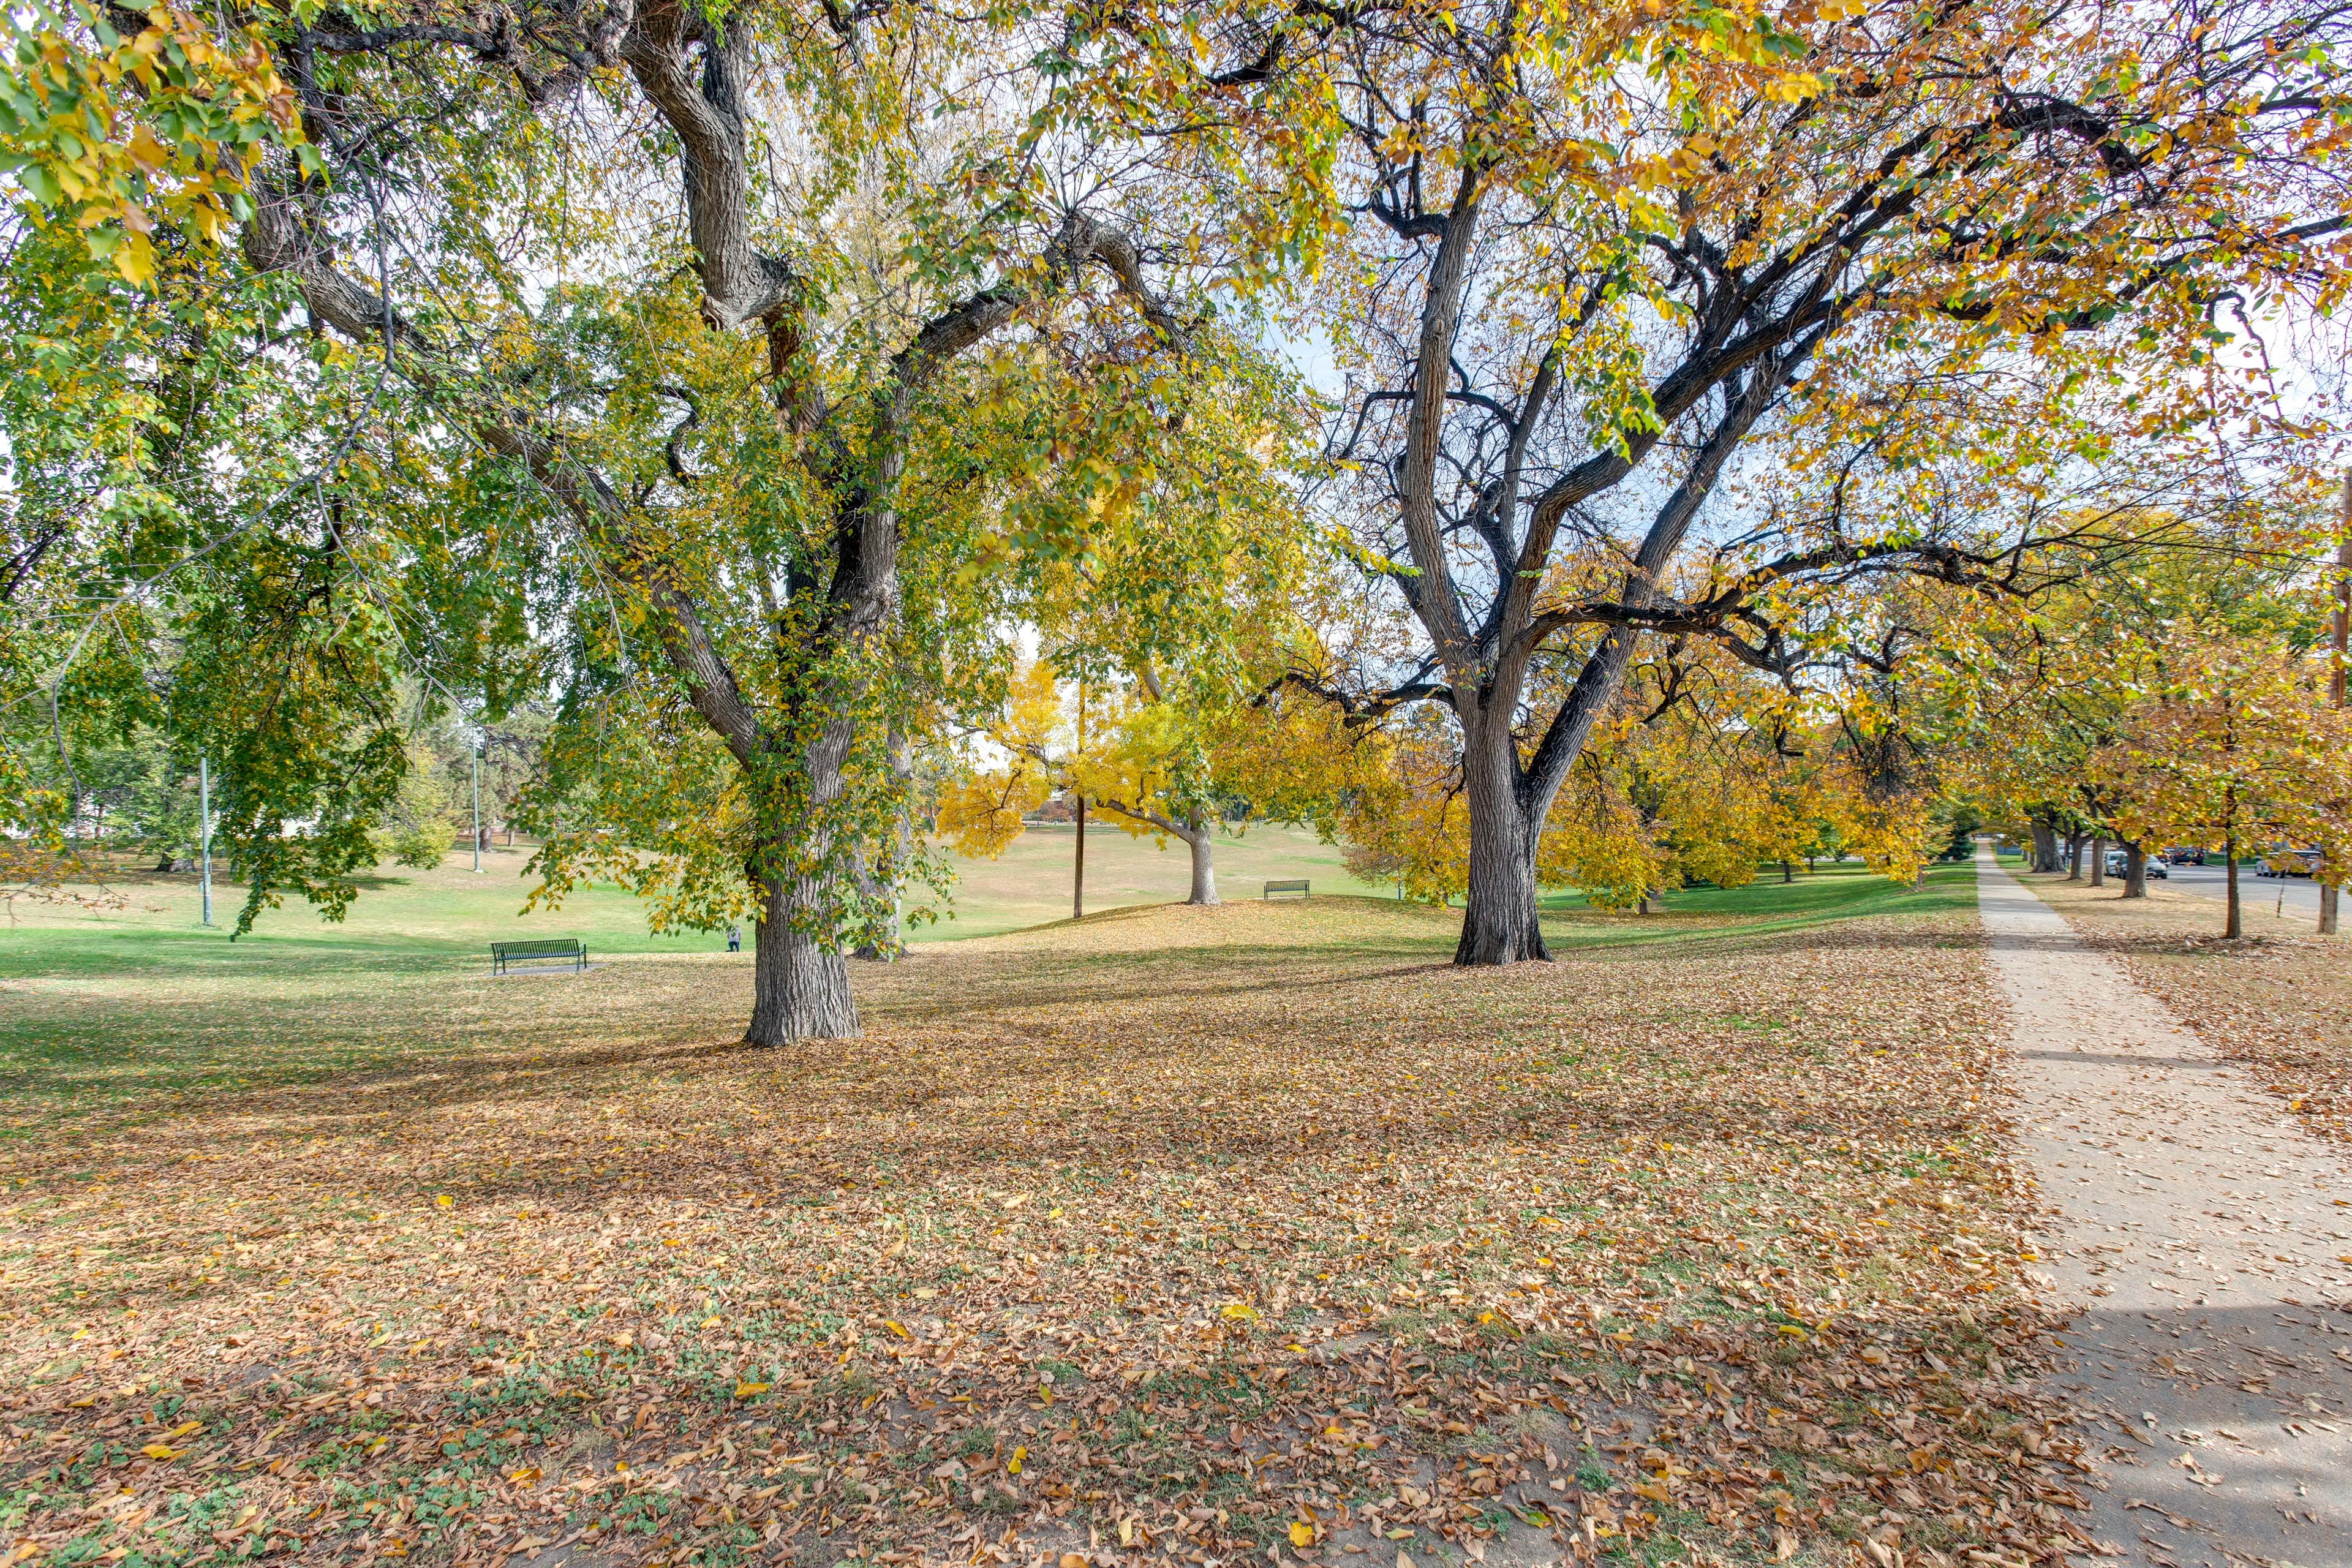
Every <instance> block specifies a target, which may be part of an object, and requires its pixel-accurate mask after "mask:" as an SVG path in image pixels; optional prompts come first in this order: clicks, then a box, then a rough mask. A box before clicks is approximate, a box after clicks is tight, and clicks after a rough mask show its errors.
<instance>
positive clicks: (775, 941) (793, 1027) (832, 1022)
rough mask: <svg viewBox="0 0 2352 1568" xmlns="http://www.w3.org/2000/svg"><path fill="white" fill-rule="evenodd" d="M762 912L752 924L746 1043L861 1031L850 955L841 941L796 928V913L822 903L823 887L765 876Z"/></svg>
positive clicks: (776, 1043) (845, 1035)
mask: <svg viewBox="0 0 2352 1568" xmlns="http://www.w3.org/2000/svg"><path fill="white" fill-rule="evenodd" d="M761 892H762V894H763V897H762V899H761V907H760V917H759V919H758V920H757V921H754V922H753V923H752V926H751V946H752V950H753V951H752V964H751V988H752V989H751V1027H750V1028H749V1029H747V1030H745V1031H744V1034H743V1039H744V1041H745V1043H746V1044H749V1045H754V1046H781V1045H785V1044H787V1043H789V1042H791V1041H793V1040H805V1039H820V1040H841V1039H848V1038H851V1037H854V1036H856V1033H857V1004H856V1002H855V1001H854V1000H853V999H852V998H851V996H850V994H849V961H848V960H847V959H845V958H844V957H843V956H842V953H841V950H840V949H839V948H838V947H837V946H830V945H827V944H826V943H824V942H820V941H818V940H817V939H816V938H815V937H814V936H813V935H811V934H810V933H809V932H808V931H804V930H801V929H798V928H797V927H796V925H795V923H794V921H793V915H794V914H795V913H800V914H802V916H803V921H805V919H806V912H807V911H810V910H817V909H819V908H820V906H821V900H822V899H823V897H824V895H823V892H822V890H821V889H818V888H817V887H816V886H815V884H814V883H813V882H811V881H809V880H806V879H801V878H794V877H776V878H770V879H766V880H765V881H763V882H762V884H761Z"/></svg>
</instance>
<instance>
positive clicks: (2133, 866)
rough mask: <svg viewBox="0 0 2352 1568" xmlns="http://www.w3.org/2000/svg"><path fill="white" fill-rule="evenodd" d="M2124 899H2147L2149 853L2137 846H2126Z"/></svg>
mask: <svg viewBox="0 0 2352 1568" xmlns="http://www.w3.org/2000/svg"><path fill="white" fill-rule="evenodd" d="M2124 897H2125V898H2126V899H2144V898H2146V897H2147V850H2145V849H2143V848H2141V847H2139V846H2138V845H2137V844H2126V845H2125V846H2124Z"/></svg>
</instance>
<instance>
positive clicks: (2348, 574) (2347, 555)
mask: <svg viewBox="0 0 2352 1568" xmlns="http://www.w3.org/2000/svg"><path fill="white" fill-rule="evenodd" d="M2335 622H2336V624H2335V626H2334V627H2333V628H2332V630H2333V634H2334V635H2333V637H2332V638H2331V639H2330V640H2332V641H2333V642H2334V644H2335V657H2334V658H2331V659H2329V660H2328V663H2329V664H2330V665H2331V666H2332V667H2333V668H2330V669H2329V670H2328V672H2327V700H2329V701H2330V702H2332V703H2334V704H2335V705H2336V707H2338V708H2341V707H2343V706H2344V655H2345V634H2346V632H2347V630H2352V473H2347V474H2346V475H2345V476H2344V511H2343V515H2342V517H2341V518H2340V519H2339V520H2338V521H2337V523H2336V615H2335ZM2320 869H2321V870H2323V871H2325V872H2326V873H2327V874H2329V875H2330V876H2334V875H2338V874H2340V873H2339V872H2338V871H2337V868H2335V867H2333V866H2323V867H2322V868H2320ZM2336 901H2337V889H2336V884H2335V883H2334V882H2332V881H2331V882H2323V883H2321V884H2320V888H2319V934H2320V935H2322V936H2334V935H2335V934H2336Z"/></svg>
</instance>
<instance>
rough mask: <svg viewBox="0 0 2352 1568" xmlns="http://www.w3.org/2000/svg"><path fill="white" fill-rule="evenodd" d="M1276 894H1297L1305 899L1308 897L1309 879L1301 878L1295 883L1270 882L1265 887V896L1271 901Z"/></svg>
mask: <svg viewBox="0 0 2352 1568" xmlns="http://www.w3.org/2000/svg"><path fill="white" fill-rule="evenodd" d="M1276 893H1297V895H1298V896H1299V897H1300V898H1302V899H1303V898H1305V897H1307V879H1306V878H1304V877H1301V878H1298V879H1296V880H1295V881H1287V882H1268V883H1267V884H1266V885H1265V896H1266V897H1267V898H1269V899H1271V898H1273V897H1274V896H1275V894H1276Z"/></svg>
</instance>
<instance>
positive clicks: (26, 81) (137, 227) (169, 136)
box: [0, 4, 303, 284]
mask: <svg viewBox="0 0 2352 1568" xmlns="http://www.w3.org/2000/svg"><path fill="white" fill-rule="evenodd" d="M8 19H9V24H10V27H11V31H12V33H13V35H14V37H13V44H14V47H13V48H12V50H11V55H12V57H13V58H12V60H11V67H12V75H13V77H14V85H13V87H12V89H11V90H9V91H8V92H6V93H5V94H0V163H5V164H7V165H10V166H12V167H13V169H14V172H15V175H16V179H17V181H18V182H19V183H20V184H22V186H23V188H24V191H25V193H26V195H27V196H29V197H30V198H31V201H30V204H29V210H30V211H32V212H33V213H34V214H36V215H37V216H38V217H40V218H43V219H45V220H46V221H50V222H56V223H61V224H64V225H66V226H69V227H71V228H72V229H74V230H76V231H78V232H79V234H80V236H81V238H82V243H83V245H84V247H86V249H87V250H88V253H89V255H90V256H91V257H92V258H95V259H98V260H100V261H104V262H107V263H109V264H110V265H111V266H112V267H113V268H114V269H115V271H117V272H118V273H120V274H121V276H122V277H123V278H124V279H127V280H128V281H130V282H131V283H136V284H143V283H146V282H148V281H150V280H151V279H152V277H153V276H154V269H155V249H154V244H153V242H152V239H151V238H150V236H152V234H153V233H154V232H155V230H156V228H157V226H158V225H170V226H174V227H177V228H180V229H182V230H183V231H184V232H186V233H189V234H190V235H192V236H194V237H200V238H202V239H204V240H206V241H213V240H217V239H218V238H219V237H220V236H221V234H222V233H223V232H224V230H226V227H227V226H228V224H229V223H230V222H231V221H233V220H234V218H235V217H236V214H237V209H238V207H239V205H240V204H241V203H242V200H243V197H242V195H241V193H242V191H243V189H244V186H245V182H246V178H247V173H248V171H249V170H250V168H251V166H252V164H253V163H254V161H255V160H256V159H257V157H258V156H259V155H260V153H261V151H262V149H263V148H264V147H265V146H268V145H269V144H272V143H275V144H278V145H280V146H285V147H289V148H294V149H297V150H298V153H299V151H302V150H303V149H302V136H301V132H300V128H299V121H298V119H297V116H296V114H295V109H294V94H293V89H291V88H290V87H289V86H288V85H287V83H286V82H285V81H284V80H283V79H281V78H280V77H279V76H278V72H277V70H276V68H275V67H274V66H273V65H272V63H271V60H270V57H269V53H268V50H267V49H266V48H265V47H263V46H262V44H261V42H260V41H259V38H258V37H257V35H254V34H250V33H248V34H244V35H238V34H220V33H216V32H215V30H214V29H213V28H212V27H210V26H208V25H206V24H205V22H204V21H203V20H202V19H200V18H198V17H197V16H194V14H193V13H191V12H187V11H184V10H182V9H180V8H178V7H177V6H173V5H155V6H153V7H152V8H151V9H150V10H149V11H148V12H147V13H146V21H147V26H146V27H145V28H143V29H142V30H141V31H140V32H138V33H136V34H134V35H131V36H130V37H124V36H123V35H122V34H121V33H120V32H118V31H117V30H116V29H115V28H114V27H113V26H110V25H109V24H108V23H107V22H105V21H104V20H102V19H99V18H97V17H95V16H93V15H91V14H89V13H85V12H83V11H82V10H81V9H80V7H79V6H77V7H74V9H73V14H71V15H68V14H66V13H64V12H60V11H56V10H52V9H50V8H49V6H47V5H45V4H36V5H29V6H19V7H15V8H12V9H11V11H10V13H9V18H8Z"/></svg>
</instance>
